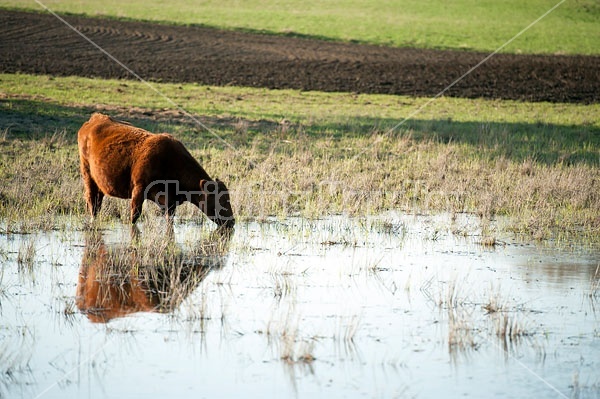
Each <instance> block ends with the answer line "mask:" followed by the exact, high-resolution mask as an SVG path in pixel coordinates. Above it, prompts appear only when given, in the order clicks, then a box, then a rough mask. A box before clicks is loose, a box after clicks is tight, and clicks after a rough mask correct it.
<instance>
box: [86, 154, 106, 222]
mask: <svg viewBox="0 0 600 399" xmlns="http://www.w3.org/2000/svg"><path fill="white" fill-rule="evenodd" d="M81 175H82V177H83V186H84V190H85V202H86V204H87V209H88V212H89V213H90V215H91V216H92V220H93V219H94V218H95V217H96V215H97V214H98V212H100V208H101V207H102V200H103V199H104V193H103V192H102V191H100V189H99V188H98V185H97V184H96V182H95V181H94V179H92V175H91V174H90V170H89V165H87V164H85V163H82V164H81Z"/></svg>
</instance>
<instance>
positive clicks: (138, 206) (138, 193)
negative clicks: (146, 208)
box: [131, 185, 144, 224]
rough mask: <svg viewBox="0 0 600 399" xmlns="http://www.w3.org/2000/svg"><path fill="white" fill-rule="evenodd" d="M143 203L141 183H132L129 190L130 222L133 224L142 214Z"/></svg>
mask: <svg viewBox="0 0 600 399" xmlns="http://www.w3.org/2000/svg"><path fill="white" fill-rule="evenodd" d="M143 204H144V188H143V186H142V185H134V186H133V191H132V192H131V224H135V222H137V220H138V218H139V217H140V215H141V214H142V205H143Z"/></svg>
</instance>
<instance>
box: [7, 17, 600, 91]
mask: <svg viewBox="0 0 600 399" xmlns="http://www.w3.org/2000/svg"><path fill="white" fill-rule="evenodd" d="M63 18H64V19H65V20H66V21H68V23H69V24H71V25H72V26H73V27H75V28H76V29H78V30H79V31H80V32H81V33H82V34H83V35H85V36H86V37H88V38H89V39H91V40H92V41H93V42H94V43H95V44H97V45H98V46H99V47H100V48H102V49H104V50H105V51H106V53H108V54H110V56H109V55H108V54H106V53H103V52H101V51H99V49H98V48H96V47H95V46H94V45H93V44H91V43H90V42H89V41H88V40H86V39H85V38H84V37H82V36H81V35H79V34H77V33H76V32H74V31H73V30H72V29H70V28H69V27H67V26H66V25H65V24H64V23H62V22H61V21H60V20H58V19H57V18H55V17H54V16H52V15H49V14H37V13H25V12H16V11H6V10H2V11H0V72H7V73H16V72H24V73H34V74H50V75H59V76H68V75H77V76H86V77H99V78H124V79H132V78H134V76H133V75H132V74H131V73H130V72H128V71H127V70H126V69H125V68H123V67H122V66H120V65H119V64H118V63H117V62H115V61H114V60H112V59H111V57H114V58H115V59H117V60H119V61H120V62H121V63H122V64H124V65H126V66H127V67H128V68H129V69H130V70H131V71H134V72H135V73H136V74H137V75H139V76H140V77H142V78H144V79H147V80H151V81H162V82H197V83H200V84H206V85H236V86H250V87H267V88H272V89H284V88H290V89H300V90H319V91H329V92H333V91H343V92H356V93H382V94H403V95H411V96H434V95H437V94H438V93H440V92H441V91H442V90H444V89H445V88H446V87H448V85H451V84H452V83H453V82H454V81H455V80H457V79H458V78H460V77H461V76H462V75H463V74H465V73H466V72H468V71H469V70H470V69H471V68H473V67H474V66H475V65H477V64H478V63H479V62H480V61H482V60H483V59H484V58H485V57H486V56H487V54H484V53H474V52H465V51H436V50H418V49H407V48H388V47H380V46H372V45H360V44H352V43H338V42H330V41H322V40H314V39H306V38H297V37H286V36H273V35H261V34H255V33H245V32H232V31H221V30H216V29H210V28H205V27H199V26H188V27H184V26H169V25H159V24H152V23H143V22H130V21H118V20H114V19H96V18H83V17H77V16H63ZM599 65H600V56H541V55H509V54H498V55H494V56H493V57H491V58H490V59H489V60H488V61H486V62H485V63H484V64H483V65H481V66H480V67H478V68H476V69H475V70H474V71H473V72H472V73H470V74H468V76H466V77H465V78H464V79H462V80H460V82H458V83H456V84H455V85H452V87H451V88H449V89H448V90H447V91H446V92H445V93H444V95H447V96H455V97H467V98H499V99H515V100H526V101H552V102H573V103H595V102H598V101H599V100H600V68H598V66H599Z"/></svg>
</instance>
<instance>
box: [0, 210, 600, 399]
mask: <svg viewBox="0 0 600 399" xmlns="http://www.w3.org/2000/svg"><path fill="white" fill-rule="evenodd" d="M153 223H155V224H154V225H151V224H150V223H149V222H148V221H146V222H143V223H141V224H140V233H139V234H138V235H133V234H132V233H131V231H130V230H129V226H127V225H126V224H120V223H118V222H115V223H114V224H107V225H105V226H103V228H102V229H101V230H100V231H96V232H89V231H84V230H83V229H81V228H72V229H64V230H60V231H53V232H49V233H39V234H27V235H19V234H3V235H0V258H1V261H2V269H1V271H0V304H1V306H0V317H1V319H0V320H1V321H2V322H1V323H0V397H6V398H38V397H39V398H71V397H73V398H124V397H171V398H184V397H206V398H213V397H260V398H263V397H382V398H391V397H408V398H413V397H417V398H419V397H422V398H429V397H473V398H479V397H497V398H502V397H507V398H514V397H544V398H553V397H555V398H563V397H567V398H595V397H599V396H600V374H599V372H598V370H599V369H600V289H599V288H600V287H599V286H600V271H599V265H600V251H599V249H598V248H590V247H589V246H586V245H583V244H581V245H580V244H578V243H550V244H532V243H523V242H518V241H514V240H512V239H511V238H505V237H496V238H494V239H492V240H490V239H489V238H487V237H485V236H483V235H482V234H481V232H480V227H479V219H478V218H476V217H472V216H469V215H457V216H456V215H455V216H454V217H451V216H449V215H442V216H412V215H404V214H397V213H389V214H386V215H381V216H379V217H373V218H356V219H350V218H345V217H341V216H340V217H332V218H327V219H321V220H314V221H312V220H305V219H301V218H297V219H294V218H292V219H284V220H277V219H273V220H266V221H264V222H261V223H259V222H248V223H244V222H240V223H238V225H236V229H235V232H234V233H233V234H232V236H231V237H222V236H217V235H215V234H213V232H212V230H213V226H212V225H203V224H196V223H191V222H188V221H182V220H178V221H176V224H175V228H174V232H173V234H169V233H168V232H166V231H167V229H166V226H165V225H164V224H161V223H163V221H162V219H161V220H160V221H157V222H153ZM74 225H77V224H76V223H75V224H74ZM490 228H491V229H492V230H493V226H491V227H490Z"/></svg>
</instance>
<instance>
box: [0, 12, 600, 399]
mask: <svg viewBox="0 0 600 399" xmlns="http://www.w3.org/2000/svg"><path fill="white" fill-rule="evenodd" d="M400 3H401V4H400ZM400 3H394V4H395V5H392V4H387V3H386V4H383V2H382V4H380V7H374V6H372V3H369V5H371V6H369V7H367V5H366V4H365V3H364V2H360V1H351V2H344V3H343V4H342V3H340V2H333V3H328V6H327V8H324V7H322V6H319V5H317V3H311V2H308V3H302V4H300V3H298V4H296V3H295V2H288V3H286V4H283V5H282V4H280V3H277V4H278V5H277V7H276V6H275V5H270V4H263V2H253V1H250V2H244V6H243V7H242V6H240V5H239V4H238V3H236V5H235V6H234V5H232V4H231V3H229V2H203V3H202V5H195V6H193V7H192V6H191V3H190V2H185V1H180V0H177V1H174V2H170V3H169V4H168V5H166V4H161V5H160V7H159V6H158V5H153V4H154V3H152V2H150V3H148V2H136V1H133V2H126V3H123V2H121V3H117V2H112V1H106V2H103V3H102V5H101V6H100V5H98V4H94V6H90V4H88V3H86V2H79V1H77V2H74V1H48V2H44V4H47V5H48V6H49V7H51V8H53V9H55V10H56V11H61V12H70V13H84V12H85V13H86V14H89V15H93V16H95V17H110V18H121V19H125V20H129V19H132V18H136V19H143V20H147V21H155V22H157V23H160V24H161V25H157V28H156V32H159V31H160V28H159V27H158V26H163V25H162V24H184V25H186V24H207V25H211V26H218V27H226V28H231V29H235V30H239V31H241V32H245V31H248V30H250V31H260V32H268V33H270V34H276V35H288V36H301V37H305V38H308V37H312V38H314V37H319V38H325V39H326V40H328V41H331V40H345V41H349V42H360V43H372V44H379V45H381V44H383V45H393V46H407V45H409V46H415V47H425V48H430V49H431V48H450V49H461V50H471V49H477V50H481V51H491V50H494V49H495V48H497V46H498V45H499V44H502V41H503V40H506V39H505V36H506V35H512V34H514V33H516V32H515V31H519V30H520V29H522V28H523V27H524V26H526V25H527V24H528V23H530V22H531V21H532V20H533V19H535V18H537V17H538V16H539V15H540V14H541V13H543V12H544V11H545V10H547V9H549V8H550V7H552V6H553V5H554V4H550V3H548V2H543V1H534V2H528V3H527V5H523V4H521V3H519V5H518V6H517V5H511V6H508V5H507V4H505V3H494V4H492V3H489V4H487V3H486V5H485V6H484V5H483V4H482V5H481V6H479V7H471V6H472V3H469V2H462V1H461V2H454V3H453V5H452V6H450V5H447V6H444V7H441V6H440V5H439V4H438V2H430V4H431V6H430V7H424V6H422V7H417V6H416V4H417V3H414V4H413V2H400ZM444 4H445V3H444ZM478 4H481V3H478ZM342 5H343V7H342ZM0 7H17V8H29V9H34V8H36V7H38V6H37V5H36V3H35V2H31V3H22V2H18V3H16V2H11V1H6V0H0ZM398 7H400V9H401V10H402V12H399V11H398V9H399V8H398ZM342 9H343V11H341V10H342ZM440 9H443V15H441V14H440ZM467 10H468V12H466V11H467ZM227 11H229V12H228V13H227ZM0 12H2V11H0ZM597 14H598V8H597V6H596V5H595V3H593V2H586V1H582V2H565V3H564V4H562V5H561V6H560V7H559V8H557V9H556V11H555V12H554V13H552V15H551V17H552V19H550V16H549V17H548V18H549V19H548V20H547V21H542V22H544V23H540V24H539V25H536V27H535V29H534V28H532V29H531V30H530V31H528V32H527V35H524V36H523V37H521V38H520V40H516V41H515V42H514V43H512V44H511V46H510V47H507V48H505V49H504V51H506V52H513V53H519V52H525V53H544V54H555V53H568V54H590V53H596V54H597V49H596V48H594V47H593V43H594V40H595V39H594V37H597V31H596V28H595V27H596V26H597V22H595V20H596V19H597V18H596V17H597ZM382 16H385V18H383V17H382ZM392 16H396V17H397V18H392ZM595 18H596V19H595ZM484 20H487V21H489V23H486V24H483V25H482V23H481V22H477V21H484ZM572 20H577V21H578V22H577V24H572V23H570V22H569V21H572ZM325 22H328V23H325ZM412 22H415V23H416V25H418V26H419V29H417V30H415V29H413V28H412V27H411V26H413V25H414V24H413V25H410V24H411V23H412ZM104 23H105V24H106V25H107V26H108V25H109V24H110V20H105V22H104ZM353 24H354V26H353ZM356 26H361V27H362V29H351V30H348V29H347V28H348V27H352V28H355V27H356ZM561 30H562V32H560V33H562V35H561V36H560V38H559V37H557V36H556V34H558V33H559V31H561ZM107 31H110V29H107ZM442 32H443V33H442ZM411 35H413V36H411ZM484 36H485V38H483V37H484ZM1 40H2V39H0V43H1ZM111 40H112V39H111ZM590 43H592V45H590ZM4 44H7V45H10V44H11V43H4ZM74 47H76V46H74ZM24 51H25V50H24ZM582 59H585V57H584V58H582ZM594 59H595V58H590V60H592V61H593V60H594ZM111 67H112V66H108V67H107V68H111ZM223 67H224V66H223ZM533 86H534V85H533ZM533 86H532V87H533ZM580 87H581V88H583V90H584V91H585V87H586V86H585V85H582V86H580ZM590 98H591V99H593V98H594V97H593V95H592V96H591V97H588V101H585V102H577V101H571V102H560V101H551V102H542V101H537V102H528V101H525V100H523V99H521V100H506V99H500V98H465V97H461V95H460V94H459V95H455V96H452V97H445V96H441V97H439V98H435V99H433V98H432V97H421V96H405V95H385V94H368V93H364V94H359V93H353V92H319V91H305V90H271V89H267V88H257V87H253V88H251V87H240V86H231V85H230V86H213V85H203V84H197V83H193V82H171V83H168V82H161V81H156V80H152V81H150V82H146V83H142V82H139V81H134V80H130V79H105V78H102V79H101V78H90V77H77V76H50V75H48V74H43V73H38V74H30V73H0V181H1V182H2V185H1V186H0V261H1V262H0V263H1V266H0V305H1V306H0V320H1V321H2V323H0V324H1V326H0V337H1V340H0V345H1V346H0V397H11V398H12V397H43V398H52V397H57V398H58V397H69V396H76V397H131V396H142V395H155V396H156V395H159V396H168V397H181V398H183V397H190V396H203V397H215V396H216V397H249V396H250V397H265V396H277V397H365V396H366V397H439V396H445V397H464V396H473V397H507V396H508V397H557V398H562V397H572V398H592V397H597V396H598V395H599V393H600V380H598V376H597V370H598V366H599V364H598V359H600V337H599V335H598V299H599V297H600V291H599V287H600V269H599V267H600V255H599V254H600V172H599V171H600V169H599V168H600V118H598V116H599V115H600V105H599V104H598V103H597V102H594V101H593V100H592V101H590V100H589V99H590ZM93 112H103V113H106V114H110V115H111V116H113V117H115V118H117V119H122V120H125V121H128V122H131V123H133V124H134V125H136V126H139V127H142V128H144V129H147V130H149V131H152V132H169V133H171V134H173V135H175V136H176V137H177V138H178V139H179V140H181V141H182V142H183V143H184V144H185V146H186V148H188V149H189V151H190V152H191V153H192V155H193V156H194V157H195V158H196V159H198V160H199V161H200V163H201V165H202V166H203V167H204V168H205V169H206V170H207V171H209V172H210V174H211V176H213V177H218V178H220V179H222V180H223V181H225V182H226V183H227V187H228V188H229V189H230V190H231V199H232V203H233V208H234V212H235V217H236V226H235V230H234V232H233V234H231V235H219V234H215V226H214V224H212V222H210V221H208V220H207V219H206V218H205V217H204V216H203V214H202V213H201V212H200V211H199V210H198V209H197V208H195V207H194V206H191V205H189V204H188V205H184V206H181V207H178V209H177V213H176V217H175V223H174V229H173V232H172V233H171V232H170V231H169V229H168V227H167V225H166V223H165V221H164V219H163V218H162V217H161V216H160V212H159V209H158V207H157V206H156V205H154V204H152V203H150V202H149V201H146V202H145V204H144V211H143V212H142V215H141V217H140V220H139V222H138V226H139V231H137V230H133V229H131V228H130V226H129V222H128V219H129V201H126V200H118V199H114V198H105V200H104V201H105V202H104V204H103V208H102V211H101V212H100V215H99V217H98V220H96V221H95V223H94V224H93V225H90V224H89V223H88V215H87V213H86V210H85V203H84V199H83V184H82V181H81V177H80V174H79V157H78V152H77V142H76V134H77V130H78V129H79V128H80V126H81V124H82V123H83V122H84V121H86V120H87V119H88V118H89V116H90V114H91V113H93Z"/></svg>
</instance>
